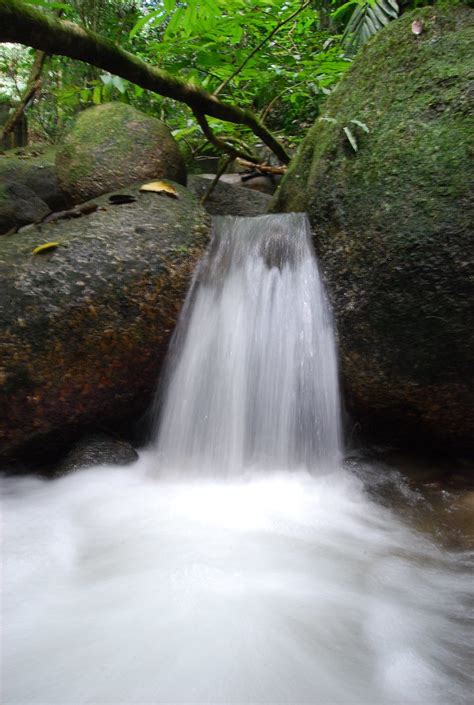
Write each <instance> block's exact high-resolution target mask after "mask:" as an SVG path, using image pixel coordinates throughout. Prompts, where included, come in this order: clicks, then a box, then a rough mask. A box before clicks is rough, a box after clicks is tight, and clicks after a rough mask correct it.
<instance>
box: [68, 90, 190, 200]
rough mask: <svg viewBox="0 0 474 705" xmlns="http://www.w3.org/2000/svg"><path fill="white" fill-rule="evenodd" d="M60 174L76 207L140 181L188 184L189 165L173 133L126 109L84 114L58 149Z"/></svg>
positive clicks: (113, 105) (108, 107) (108, 108)
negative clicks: (164, 179)
mask: <svg viewBox="0 0 474 705" xmlns="http://www.w3.org/2000/svg"><path fill="white" fill-rule="evenodd" d="M56 169H57V174H58V179H59V183H60V185H61V188H62V189H63V191H64V192H65V193H66V194H68V196H69V197H70V198H71V200H72V201H73V202H74V203H82V202H84V201H87V200H88V199H90V198H94V197H95V196H98V195H100V194H103V193H107V192H109V191H113V190H114V189H118V188H121V187H123V186H127V185H128V184H133V183H136V182H138V181H146V180H151V179H160V178H166V179H171V180H173V181H177V182H178V183H181V184H185V183H186V167H185V164H184V160H183V157H182V156H181V153H180V151H179V148H178V145H177V143H176V141H175V140H174V138H173V136H172V135H171V132H170V131H169V129H168V128H167V127H166V125H165V124H164V123H162V122H161V121H160V120H157V119H156V118H153V117H150V116H148V115H144V114H143V113H141V112H139V111H138V110H136V109H135V108H132V107H131V106H130V105H127V104H126V103H105V104H104V105H98V106H95V107H92V108H88V109H87V110H84V111H83V112H82V113H80V114H79V115H78V117H77V119H76V121H75V123H74V125H73V126H72V128H71V130H70V131H69V132H68V134H67V135H66V136H65V137H64V139H63V141H62V143H61V144H60V145H59V147H58V150H57V153H56Z"/></svg>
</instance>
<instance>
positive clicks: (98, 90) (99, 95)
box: [92, 86, 102, 105]
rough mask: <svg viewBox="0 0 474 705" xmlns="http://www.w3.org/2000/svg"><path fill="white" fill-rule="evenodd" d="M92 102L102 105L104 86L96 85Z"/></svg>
mask: <svg viewBox="0 0 474 705" xmlns="http://www.w3.org/2000/svg"><path fill="white" fill-rule="evenodd" d="M92 102H93V103H94V105H100V103H101V102H102V88H101V87H100V86H95V88H94V90H93V91H92Z"/></svg>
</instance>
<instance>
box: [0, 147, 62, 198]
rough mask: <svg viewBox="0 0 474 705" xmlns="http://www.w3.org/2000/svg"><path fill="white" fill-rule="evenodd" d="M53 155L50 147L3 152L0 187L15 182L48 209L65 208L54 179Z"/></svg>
mask: <svg viewBox="0 0 474 705" xmlns="http://www.w3.org/2000/svg"><path fill="white" fill-rule="evenodd" d="M55 152H56V150H55V148H54V147H52V146H51V145H30V146H29V147H26V148H24V149H10V150H8V151H6V152H4V153H3V154H2V155H1V156H0V188H1V186H2V184H5V183H7V182H11V181H15V182H16V183H19V184H22V185H23V186H26V187H27V188H29V189H31V191H33V192H34V193H35V194H36V196H37V197H38V198H40V199H41V200H42V201H44V202H45V203H47V204H48V206H49V208H50V210H61V209H62V208H66V207H67V205H68V199H67V197H66V195H65V194H64V193H63V192H62V191H61V189H60V187H59V184H58V179H57V177H56V167H55V165H54V159H55Z"/></svg>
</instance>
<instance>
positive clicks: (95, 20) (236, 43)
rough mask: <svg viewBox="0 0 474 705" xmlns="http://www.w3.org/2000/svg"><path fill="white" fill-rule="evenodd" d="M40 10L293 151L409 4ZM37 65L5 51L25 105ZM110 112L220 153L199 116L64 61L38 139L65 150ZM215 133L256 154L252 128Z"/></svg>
mask: <svg viewBox="0 0 474 705" xmlns="http://www.w3.org/2000/svg"><path fill="white" fill-rule="evenodd" d="M28 1H29V2H30V3H32V4H34V5H36V6H38V7H39V8H42V9H43V11H45V12H48V11H53V12H55V13H56V14H60V15H61V16H62V18H64V19H68V20H71V21H74V22H76V23H79V24H81V25H82V26H83V27H85V28H87V29H90V30H93V31H96V32H98V33H100V34H101V35H103V36H105V37H106V38H108V39H109V40H111V41H113V42H115V43H118V44H120V46H122V47H123V48H125V49H127V50H128V51H130V52H132V53H134V54H135V55H136V56H138V57H139V58H141V59H144V60H146V61H148V62H150V63H152V64H153V65H155V66H157V67H160V68H163V69H165V70H166V71H168V72H170V73H172V74H176V75H179V76H180V77H181V78H185V79H186V80H188V81H190V82H192V83H195V84H197V85H200V86H202V87H203V88H205V89H206V90H207V91H209V92H211V93H216V94H218V95H219V98H220V99H221V100H224V101H225V100H228V101H230V102H233V103H237V104H238V105H239V106H241V107H243V108H249V109H251V110H253V111H254V112H256V113H257V114H259V115H260V117H261V119H262V120H263V122H265V124H266V125H267V126H268V127H269V128H270V129H271V130H273V131H274V132H276V133H277V134H279V135H280V136H281V137H283V138H284V139H285V140H286V142H287V146H289V147H291V146H295V145H296V144H297V143H298V142H299V140H300V138H301V137H302V136H303V134H304V132H305V130H306V128H307V127H309V125H310V124H312V123H313V122H314V120H315V118H316V117H317V116H318V115H319V113H320V112H321V107H322V105H323V103H324V100H325V98H326V96H327V95H328V94H329V93H330V92H331V91H332V89H333V88H334V86H335V85H336V84H337V82H338V80H339V78H340V77H341V76H342V75H343V73H344V72H345V71H346V70H347V68H348V67H349V66H350V63H351V61H352V58H353V54H354V52H355V51H357V49H358V48H359V47H360V46H361V45H362V44H363V43H364V42H365V41H366V40H367V39H369V38H370V37H371V36H372V35H373V34H374V33H375V32H376V31H378V30H379V29H380V28H382V27H383V26H385V25H386V24H387V23H388V22H389V21H391V20H392V19H394V18H395V17H397V15H398V14H399V11H400V10H399V5H398V4H397V0H349V1H348V2H345V1H344V0H64V1H62V2H57V1H55V0H52V1H51V2H49V1H48V0H28ZM404 1H405V2H406V1H407V0H401V2H402V3H403V2H404ZM418 1H421V0H408V2H409V3H410V4H413V2H415V3H416V2H418ZM428 1H429V0H428ZM403 9H404V7H402V10H403ZM33 59H34V52H32V51H31V50H28V49H23V48H18V47H11V46H10V47H3V48H0V83H1V84H3V86H2V87H3V89H4V92H5V93H7V94H8V95H10V96H11V97H12V98H13V99H17V98H18V97H19V95H21V90H22V87H23V86H24V85H25V84H26V82H27V79H28V74H29V70H30V67H31V65H32V62H33ZM110 100H114V101H122V102H126V103H130V104H132V105H133V106H134V107H136V108H138V109H140V110H142V111H144V112H146V113H148V114H152V115H155V116H157V117H159V118H161V119H162V120H164V121H165V122H167V124H168V125H169V126H170V128H171V129H172V131H173V134H174V135H175V137H176V138H177V139H178V140H179V141H180V142H181V144H182V146H183V148H184V150H185V151H186V152H187V153H188V155H189V157H190V158H196V157H197V156H199V155H205V154H206V153H209V152H211V153H212V152H214V147H212V146H210V145H209V144H208V143H207V142H206V140H205V139H204V138H203V135H202V133H201V129H200V127H199V126H198V125H197V124H196V123H195V121H194V119H193V117H192V116H191V115H190V113H189V111H188V109H187V108H185V107H183V106H182V105H179V104H178V105H177V104H176V103H174V102H171V101H170V100H168V99H166V98H162V97H160V96H158V95H156V94H153V93H149V92H147V91H144V90H143V89H142V88H140V87H139V86H136V85H134V84H131V83H129V82H127V81H125V80H123V79H122V78H120V77H118V76H113V75H110V74H105V73H103V72H101V71H99V70H97V69H95V68H93V67H90V66H87V65H86V64H80V63H78V62H74V61H71V60H69V59H66V58H62V57H50V58H49V59H48V60H47V62H46V69H45V71H44V74H43V78H42V86H41V95H40V100H37V101H35V103H34V105H33V107H30V109H29V118H30V127H32V128H33V130H32V131H33V136H37V137H38V138H41V139H47V140H50V141H55V140H56V139H58V137H59V136H60V135H61V133H62V132H63V131H64V129H65V128H67V126H68V124H69V123H70V121H71V120H72V119H73V117H74V116H75V115H76V114H77V112H78V111H80V110H82V109H84V108H86V107H89V106H90V105H94V104H100V103H104V102H108V101H110ZM209 124H210V126H211V128H212V129H213V131H214V132H215V134H216V136H218V137H220V138H221V139H224V140H226V141H228V142H230V143H231V144H233V145H234V146H235V147H237V148H239V149H240V150H243V151H248V150H249V149H251V148H253V147H255V145H253V144H250V145H249V144H248V141H249V139H250V138H249V136H248V131H246V130H244V129H243V128H242V127H240V126H237V125H233V124H227V123H225V124H223V123H221V122H219V121H216V120H212V119H209ZM346 128H347V130H348V131H349V132H350V130H351V128H350V127H349V126H346ZM351 134H352V133H351ZM347 137H348V139H349V141H350V137H349V135H347ZM351 144H352V142H351Z"/></svg>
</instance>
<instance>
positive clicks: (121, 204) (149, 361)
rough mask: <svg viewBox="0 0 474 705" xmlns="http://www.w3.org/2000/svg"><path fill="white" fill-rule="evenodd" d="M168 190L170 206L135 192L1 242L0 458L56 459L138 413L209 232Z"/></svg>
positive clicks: (182, 198)
mask: <svg viewBox="0 0 474 705" xmlns="http://www.w3.org/2000/svg"><path fill="white" fill-rule="evenodd" d="M175 188H176V190H177V195H178V197H177V198H170V197H168V196H166V195H163V194H158V193H152V192H147V193H140V192H139V191H138V188H136V187H135V188H130V189H127V190H126V192H124V191H120V192H119V193H115V194H113V195H114V198H112V199H110V198H109V197H108V196H102V197H100V198H98V199H97V200H96V202H95V204H96V206H97V208H95V206H94V205H91V207H90V208H88V209H87V210H88V211H90V210H94V208H95V210H94V212H91V213H89V215H83V216H82V217H80V218H74V219H69V220H59V221H57V222H54V223H48V224H46V225H40V226H32V227H31V228H28V229H26V230H25V231H23V232H20V233H18V234H16V235H14V236H12V237H4V238H2V240H1V248H2V256H1V258H0V458H1V459H2V461H3V460H5V459H6V460H12V461H13V460H15V459H19V458H28V459H32V458H35V457H37V458H39V451H41V452H42V453H44V454H47V455H48V456H49V457H53V456H54V455H55V454H56V455H57V454H59V453H60V452H61V451H62V450H63V449H64V448H65V447H67V446H68V445H69V444H70V442H71V441H73V440H74V439H75V438H78V437H80V436H81V435H82V433H84V432H85V431H90V430H91V429H94V430H96V429H98V428H102V429H110V430H112V431H113V430H117V429H120V430H122V429H123V428H130V427H131V425H132V424H133V423H134V422H135V421H136V420H137V419H139V418H140V416H141V415H142V414H143V413H144V412H145V410H146V409H147V407H148V405H149V403H150V401H151V399H152V396H153V392H154V387H155V385H156V381H157V377H158V373H159V370H160V365H161V362H162V360H163V358H164V356H165V353H166V350H167V345H168V341H169V339H170V336H171V334H172V332H173V328H174V326H175V322H176V318H177V315H178V312H179V310H180V306H181V303H182V301H183V300H184V297H185V295H186V291H187V288H188V284H189V281H190V277H191V274H192V271H193V268H194V265H195V263H196V260H197V259H198V258H199V257H200V255H201V253H202V252H203V250H204V248H205V246H206V243H207V237H208V230H209V216H208V215H207V213H206V212H205V211H204V209H203V208H202V207H201V206H200V205H199V203H198V202H197V201H196V199H195V198H194V197H193V196H192V194H191V193H190V192H189V191H188V190H187V189H186V188H184V187H182V186H179V185H175ZM127 201H128V202H127ZM41 245H46V247H44V248H43V249H42V250H41V251H37V250H36V248H38V246H41ZM35 250H36V254H35V253H34V251H35Z"/></svg>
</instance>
